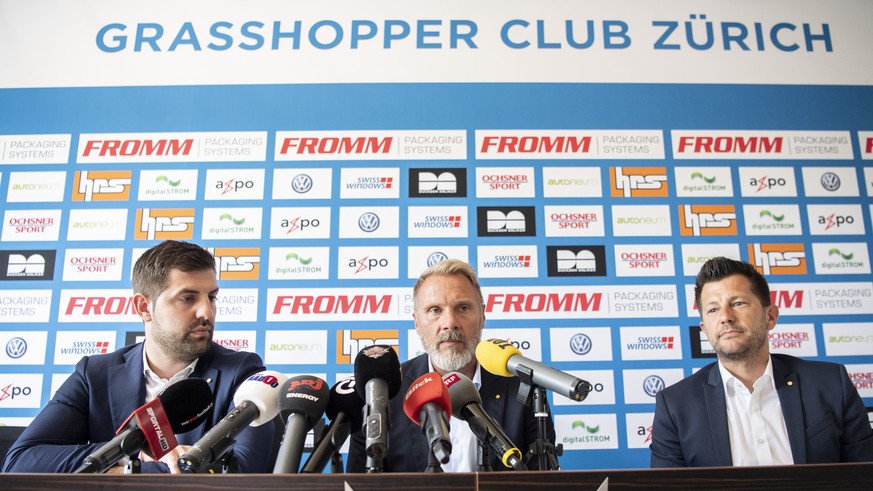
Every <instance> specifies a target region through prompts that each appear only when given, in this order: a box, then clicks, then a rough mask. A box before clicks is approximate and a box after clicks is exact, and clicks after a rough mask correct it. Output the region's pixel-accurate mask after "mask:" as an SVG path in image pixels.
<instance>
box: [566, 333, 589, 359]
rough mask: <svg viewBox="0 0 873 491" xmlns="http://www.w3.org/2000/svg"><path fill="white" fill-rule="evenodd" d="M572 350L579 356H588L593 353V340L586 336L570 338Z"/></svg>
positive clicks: (579, 335)
mask: <svg viewBox="0 0 873 491" xmlns="http://www.w3.org/2000/svg"><path fill="white" fill-rule="evenodd" d="M570 349H571V350H573V353H576V354H577V355H587V354H588V352H589V351H591V338H589V337H588V336H587V335H585V334H576V335H575V336H573V337H572V338H570Z"/></svg>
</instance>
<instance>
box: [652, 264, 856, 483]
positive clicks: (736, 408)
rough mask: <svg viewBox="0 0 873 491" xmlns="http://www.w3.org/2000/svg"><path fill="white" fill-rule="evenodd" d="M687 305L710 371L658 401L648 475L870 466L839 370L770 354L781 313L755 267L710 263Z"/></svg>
mask: <svg viewBox="0 0 873 491" xmlns="http://www.w3.org/2000/svg"><path fill="white" fill-rule="evenodd" d="M694 295H695V299H696V301H697V308H698V309H699V311H700V315H701V322H700V328H701V329H702V330H703V332H704V333H705V334H706V337H707V339H708V340H709V342H710V344H711V345H712V347H713V349H714V350H715V352H716V355H717V357H718V362H717V363H713V364H711V365H707V366H705V367H703V368H702V369H700V370H699V371H698V372H697V373H695V374H694V375H692V376H690V377H688V378H686V379H684V380H682V381H681V382H679V383H677V384H674V385H672V386H670V387H667V388H666V389H664V390H662V391H661V392H659V393H658V395H657V396H656V398H655V420H654V423H653V425H652V444H651V446H650V450H651V452H652V459H651V464H652V467H712V466H731V465H733V466H741V465H789V464H816V463H833V462H865V461H873V429H871V428H870V423H869V421H868V419H867V411H866V409H865V408H864V404H863V402H862V401H861V397H860V396H859V395H858V391H857V390H856V389H855V387H854V385H852V382H851V380H849V376H848V373H847V372H846V369H845V367H844V366H842V365H838V364H835V363H826V362H816V361H808V360H801V359H798V358H795V357H793V356H787V355H779V354H772V355H771V354H770V352H769V341H768V333H769V332H770V330H772V329H773V328H774V327H775V326H776V320H777V318H778V317H779V308H778V307H777V306H776V305H772V304H771V301H770V289H769V286H768V285H767V281H766V280H765V279H764V277H763V276H762V275H761V274H760V273H758V271H757V270H756V269H755V268H754V267H753V266H751V265H750V264H747V263H744V262H741V261H735V260H732V259H727V258H723V257H718V258H713V259H711V260H709V261H707V262H706V263H705V264H704V265H703V267H702V268H701V270H700V273H699V274H698V275H697V282H696V285H695V289H694Z"/></svg>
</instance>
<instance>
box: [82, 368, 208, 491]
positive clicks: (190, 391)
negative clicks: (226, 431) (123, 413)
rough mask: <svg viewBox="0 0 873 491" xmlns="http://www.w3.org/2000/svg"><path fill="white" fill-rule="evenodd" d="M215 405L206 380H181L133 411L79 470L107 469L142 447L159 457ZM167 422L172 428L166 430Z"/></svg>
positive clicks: (86, 471) (97, 470) (194, 426)
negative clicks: (114, 434) (110, 438)
mask: <svg viewBox="0 0 873 491" xmlns="http://www.w3.org/2000/svg"><path fill="white" fill-rule="evenodd" d="M212 406H213V402H212V390H210V389H209V384H208V383H206V381H205V380H203V379H199V378H188V379H183V380H179V381H178V382H175V383H173V384H171V385H169V386H167V387H166V388H165V389H164V390H162V391H161V393H160V394H158V395H157V397H155V398H154V399H152V400H151V401H149V402H147V403H146V404H144V405H143V406H141V407H139V408H137V409H136V410H135V411H134V412H133V413H131V415H130V416H129V417H128V418H127V421H125V422H124V423H123V424H122V425H121V428H119V429H118V431H117V432H116V437H115V438H113V439H112V440H110V441H109V442H108V443H107V444H105V445H103V446H102V447H100V448H99V449H98V450H97V451H96V452H94V453H92V454H91V455H89V456H87V457H85V460H84V461H83V462H82V465H81V466H80V467H79V468H78V469H76V470H75V473H76V474H82V473H100V472H105V471H106V469H108V468H110V467H112V466H113V465H115V464H116V463H117V462H118V461H119V460H121V459H122V458H123V457H131V456H133V455H134V454H135V453H137V452H139V451H140V450H148V451H149V454H150V455H152V456H153V457H154V458H155V460H157V459H160V458H161V457H162V456H164V455H166V454H167V453H168V452H169V451H170V450H172V449H173V448H174V447H175V446H176V445H177V443H176V441H175V436H174V435H176V434H182V433H186V432H188V431H191V430H193V429H194V428H196V427H198V426H200V424H201V423H203V421H204V420H206V415H207V414H208V413H209V410H210V409H212ZM141 421H142V422H141ZM166 423H169V427H170V431H169V432H167V431H165V428H167V424H166ZM167 433H169V434H167ZM155 443H156V444H155Z"/></svg>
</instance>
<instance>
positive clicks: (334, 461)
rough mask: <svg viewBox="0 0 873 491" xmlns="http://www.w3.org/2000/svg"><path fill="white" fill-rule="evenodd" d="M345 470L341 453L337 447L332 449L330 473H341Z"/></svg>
mask: <svg viewBox="0 0 873 491" xmlns="http://www.w3.org/2000/svg"><path fill="white" fill-rule="evenodd" d="M344 471H345V469H344V467H343V454H341V453H340V452H339V449H337V450H336V451H334V453H333V454H332V455H331V456H330V473H331V474H342V473H343V472H344Z"/></svg>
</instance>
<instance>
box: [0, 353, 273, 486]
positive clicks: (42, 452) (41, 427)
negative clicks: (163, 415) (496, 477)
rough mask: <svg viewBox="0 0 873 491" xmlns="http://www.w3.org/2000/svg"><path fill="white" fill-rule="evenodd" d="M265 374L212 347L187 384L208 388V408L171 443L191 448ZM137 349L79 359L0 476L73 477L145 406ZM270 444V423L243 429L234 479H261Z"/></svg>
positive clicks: (155, 467) (148, 468)
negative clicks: (241, 475) (248, 382)
mask: <svg viewBox="0 0 873 491" xmlns="http://www.w3.org/2000/svg"><path fill="white" fill-rule="evenodd" d="M263 369H264V366H263V363H262V362H261V358H260V357H259V356H258V355H257V354H255V353H246V352H239V353H237V352H234V351H231V350H228V349H226V348H223V347H221V346H219V345H218V344H215V343H212V348H211V349H210V350H209V352H208V353H206V354H205V355H203V356H202V357H200V360H199V361H198V362H197V365H196V366H195V368H194V371H193V372H192V373H191V375H190V377H192V378H202V379H204V380H206V381H207V382H208V383H209V387H210V388H211V389H212V394H213V402H214V403H215V406H214V407H213V409H212V410H211V413H210V414H208V415H207V418H206V421H204V423H203V424H201V425H200V426H199V427H197V428H195V429H193V430H191V431H189V432H187V433H184V434H181V435H178V436H177V440H178V441H179V444H180V445H183V444H184V445H191V444H193V443H195V442H196V441H197V440H199V439H200V438H201V437H202V436H203V435H204V434H205V433H206V432H207V431H208V430H209V429H210V428H212V427H213V426H215V424H216V423H218V422H219V421H221V419H223V418H224V417H225V416H226V415H227V413H228V412H230V410H231V409H232V408H233V394H234V392H235V391H236V388H237V386H239V384H240V383H241V382H242V381H243V380H245V379H246V377H248V376H249V375H251V374H252V373H255V372H258V371H261V370H263ZM142 370H143V345H142V343H139V344H134V345H131V346H125V347H124V348H121V349H119V350H117V351H115V352H113V353H109V354H105V355H95V356H86V357H84V358H82V360H80V361H79V363H78V364H76V369H75V371H74V372H73V373H72V374H71V375H70V377H69V378H68V379H67V380H66V381H65V382H64V384H63V385H61V387H60V388H59V389H58V391H57V393H56V394H55V396H54V397H53V398H52V400H51V401H49V403H48V404H47V405H46V407H45V408H43V410H42V411H40V413H39V414H38V415H37V416H36V418H35V419H34V420H33V422H32V423H31V424H30V425H29V426H28V427H27V429H25V430H24V432H23V433H22V434H21V436H20V437H19V438H18V440H17V441H16V442H15V443H14V444H13V445H12V447H11V448H10V449H9V452H8V453H7V455H6V458H5V460H4V461H3V472H73V471H75V470H76V469H77V468H78V467H79V466H80V465H81V464H82V461H83V460H84V459H85V457H87V456H88V455H90V454H91V453H93V452H94V451H95V450H97V449H99V448H100V447H102V446H103V445H104V444H105V443H106V442H108V441H109V440H111V439H112V438H113V437H114V436H115V431H116V430H117V429H118V428H119V427H120V426H121V425H122V423H124V421H125V420H126V419H127V417H128V416H130V414H131V413H133V411H134V410H136V409H137V408H138V407H140V406H142V404H143V403H144V401H145V394H146V388H145V378H144V377H143V373H142ZM272 440H273V423H272V421H271V422H269V423H267V424H264V425H261V426H258V427H255V428H252V427H248V428H246V429H245V430H243V431H242V432H241V433H240V434H239V435H238V436H237V438H236V444H235V445H234V447H233V452H234V455H235V456H236V458H237V460H238V462H239V471H240V472H264V471H265V470H266V468H267V465H268V460H269V458H270V451H271V442H272ZM142 472H169V469H168V467H167V465H166V464H164V463H163V462H145V463H143V465H142Z"/></svg>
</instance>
